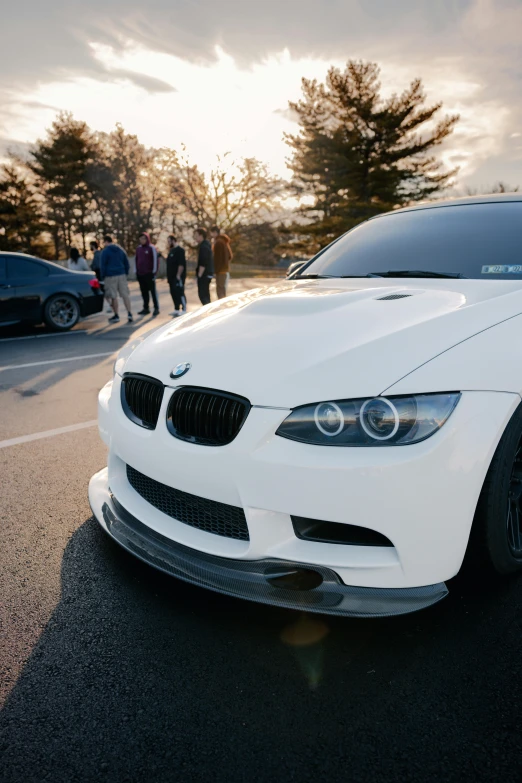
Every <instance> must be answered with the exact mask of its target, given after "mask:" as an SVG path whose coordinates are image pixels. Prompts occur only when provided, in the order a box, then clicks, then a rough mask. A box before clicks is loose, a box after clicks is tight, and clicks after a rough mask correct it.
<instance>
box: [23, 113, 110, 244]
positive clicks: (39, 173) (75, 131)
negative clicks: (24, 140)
mask: <svg viewBox="0 0 522 783" xmlns="http://www.w3.org/2000/svg"><path fill="white" fill-rule="evenodd" d="M97 156H98V148H97V144H96V141H95V139H94V137H93V135H92V133H91V131H90V129H89V127H88V125H87V124H86V123H85V122H81V121H78V120H75V119H74V118H73V117H72V115H71V114H68V113H62V114H59V115H58V117H57V118H56V119H55V121H54V122H53V124H52V126H51V128H50V130H49V131H48V133H47V138H46V139H43V140H39V141H38V142H37V143H36V145H35V147H34V149H33V150H32V154H31V160H30V161H29V162H28V166H29V168H30V170H31V171H32V173H33V174H34V176H35V177H36V180H37V182H38V184H39V186H40V189H41V192H42V195H43V196H44V198H45V204H46V219H47V223H48V226H49V230H50V231H51V234H52V236H53V240H54V244H55V251H56V256H57V257H59V256H60V253H61V252H63V251H65V253H67V252H68V250H69V247H70V246H71V244H72V242H73V240H74V238H75V236H77V235H80V236H81V241H82V245H83V252H84V253H85V250H86V238H87V233H88V232H89V231H90V230H91V229H92V225H91V222H90V211H91V207H92V200H93V184H92V183H91V182H90V181H89V176H88V172H89V168H90V166H91V165H92V164H93V162H94V161H95V160H96V158H97Z"/></svg>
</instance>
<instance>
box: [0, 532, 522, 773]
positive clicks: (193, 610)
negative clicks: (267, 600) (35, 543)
mask: <svg viewBox="0 0 522 783" xmlns="http://www.w3.org/2000/svg"><path fill="white" fill-rule="evenodd" d="M61 577H62V590H61V597H60V601H59V604H58V605H57V607H56V609H55V611H54V614H53V616H52V618H51V619H50V621H49V623H48V625H47V627H46V628H45V630H44V632H43V634H42V636H41V637H40V639H39V641H38V643H37V644H36V646H35V648H34V649H33V651H32V654H31V656H30V657H29V659H28V660H27V662H26V664H25V667H24V669H23V672H22V674H21V676H20V678H19V680H18V682H17V683H16V684H15V686H14V687H13V689H12V691H11V693H10V695H9V696H8V698H7V701H6V704H5V707H4V710H3V712H2V713H1V716H0V756H1V757H2V761H1V768H2V774H1V777H2V780H3V781H6V783H14V781H25V783H30V782H31V781H44V780H48V781H52V782H53V783H57V782H58V781H91V780H92V781H98V780H112V781H117V782H118V783H119V781H145V780H147V781H156V780H188V781H252V780H256V781H278V780H285V781H286V780H299V781H308V780H317V779H320V778H323V779H328V778H329V779H331V780H334V781H335V780H354V781H365V780H372V781H390V780H412V781H413V780H415V781H420V780H422V781H423V780H426V781H428V780H430V781H432V780H445V781H450V780H451V781H453V780H455V781H456V780H460V781H462V780H468V779H469V780H491V779H502V780H503V781H510V780H515V779H518V778H516V777H515V776H513V771H514V769H515V767H514V766H513V759H514V758H517V759H518V760H519V761H520V749H519V744H520V743H519V730H518V725H519V718H520V712H521V709H520V707H519V696H520V693H519V691H520V687H519V686H518V685H517V683H518V682H520V680H521V678H520V675H521V673H522V672H521V671H520V669H521V663H520V660H521V656H520V655H519V647H520V620H519V610H518V605H519V604H520V599H521V595H522V586H521V583H520V582H513V583H508V584H507V585H504V586H503V587H501V588H498V590H496V591H495V592H493V593H491V592H485V591H484V592H483V593H482V594H479V593H477V592H476V589H472V590H469V591H468V592H466V591H465V590H462V589H457V590H456V591H455V592H454V593H453V594H452V595H451V596H450V597H449V598H448V599H446V600H445V601H444V602H442V603H441V604H440V605H438V606H437V607H434V608H432V609H430V610H426V611H424V612H423V613H419V614H415V615H408V616H405V617H399V618H390V619H385V620H354V619H350V618H332V617H319V616H317V615H299V613H297V612H291V611H287V610H281V609H277V608H273V607H268V606H263V605H257V604H253V603H249V602H246V601H240V600H236V599H232V598H227V597H224V596H221V595H218V594H215V593H212V592H208V591H205V590H203V589H200V588H196V587H193V586H191V585H187V584H184V583H182V582H180V581H178V580H175V579H173V578H170V577H168V576H165V575H163V574H161V573H158V572H156V571H154V570H153V569H151V568H149V567H148V566H146V565H144V564H143V563H141V562H139V561H137V560H136V559H134V558H133V557H131V556H130V555H128V554H127V553H126V552H124V551H123V550H121V549H119V548H118V547H117V545H116V544H114V543H113V542H112V541H110V540H109V539H108V538H107V537H106V536H105V534H104V533H103V532H102V531H101V529H100V528H99V527H98V525H97V523H96V522H95V520H93V519H89V520H87V521H86V522H85V523H84V524H82V525H81V526H80V527H79V528H78V529H77V530H76V532H75V533H74V534H73V536H72V537H71V539H70V541H69V543H68V545H67V547H66V549H65V552H64V556H63V561H62V570H61ZM492 744H494V745H496V746H498V748H499V751H498V752H499V753H500V755H499V757H498V759H497V761H498V764H499V768H498V769H499V771H498V777H497V776H495V777H494V778H492V777H491V766H490V765H491V758H492V756H491V752H492V750H491V748H492Z"/></svg>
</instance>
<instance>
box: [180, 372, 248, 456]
mask: <svg viewBox="0 0 522 783" xmlns="http://www.w3.org/2000/svg"><path fill="white" fill-rule="evenodd" d="M249 410H250V403H249V401H248V400H246V399H245V398H244V397H236V396H235V395H233V394H227V393H225V392H217V391H213V390H212V389H198V388H193V387H188V386H184V387H183V388H182V389H179V390H178V391H176V392H174V394H173V395H172V397H171V400H170V403H169V407H168V411H167V426H168V428H169V430H170V432H171V433H172V435H174V436H175V437H176V438H180V439H181V440H188V441H190V442H191V443H200V444H202V445H205V446H225V445H226V444H227V443H230V442H231V441H233V440H234V438H235V437H236V435H237V434H238V432H239V430H240V429H241V427H242V426H243V423H244V421H245V419H246V417H247V416H248V412H249Z"/></svg>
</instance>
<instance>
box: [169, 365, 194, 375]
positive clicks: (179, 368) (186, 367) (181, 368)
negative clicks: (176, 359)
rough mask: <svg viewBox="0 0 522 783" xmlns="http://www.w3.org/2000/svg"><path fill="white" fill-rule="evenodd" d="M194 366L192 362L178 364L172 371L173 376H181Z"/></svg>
mask: <svg viewBox="0 0 522 783" xmlns="http://www.w3.org/2000/svg"><path fill="white" fill-rule="evenodd" d="M191 367H192V365H191V363H190V362H181V364H177V365H176V366H175V367H174V369H173V370H172V372H171V373H170V377H171V378H181V376H182V375H186V374H187V373H188V371H189V370H190V368H191Z"/></svg>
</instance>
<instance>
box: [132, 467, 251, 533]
mask: <svg viewBox="0 0 522 783" xmlns="http://www.w3.org/2000/svg"><path fill="white" fill-rule="evenodd" d="M127 478H128V480H129V484H130V485H131V487H133V489H135V490H136V492H137V493H138V494H139V495H141V497H142V498H143V499H144V500H146V501H147V503H150V504H151V506H154V507H155V508H157V509H158V510H159V511H161V512H163V514H167V516H169V517H172V518H173V519H177V520H178V522H183V524H184V525H189V526H190V527H195V528H197V529H198V530H204V531H205V532H206V533H213V534H214V535H215V536H224V537H225V538H234V539H237V540H239V541H248V540H249V538H250V536H249V534H248V526H247V522H246V517H245V512H244V511H243V509H242V508H239V507H237V506H229V505H228V504H227V503H218V502H217V501H215V500H207V499H206V498H200V497H198V496H197V495H190V494H189V493H188V492H182V491H181V490H180V489H174V488H173V487H168V486H167V485H166V484H161V483H160V482H159V481H156V480H155V479H152V478H149V476H144V475H143V473H140V472H139V471H138V470H135V468H131V466H130V465H127Z"/></svg>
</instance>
